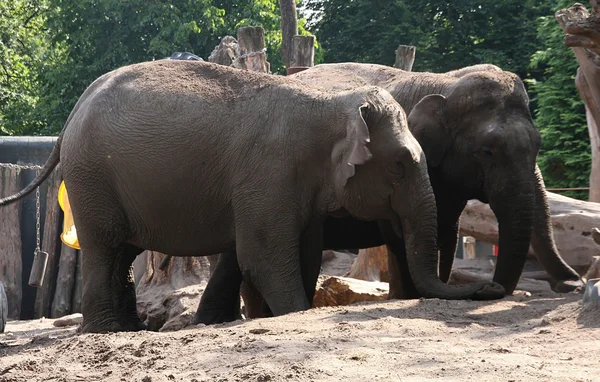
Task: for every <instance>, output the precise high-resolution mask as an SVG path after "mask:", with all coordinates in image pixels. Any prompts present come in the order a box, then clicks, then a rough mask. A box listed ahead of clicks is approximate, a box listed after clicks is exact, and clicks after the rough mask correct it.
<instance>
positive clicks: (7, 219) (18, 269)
mask: <svg viewBox="0 0 600 382" xmlns="http://www.w3.org/2000/svg"><path fill="white" fill-rule="evenodd" d="M0 172H1V174H2V175H1V177H2V179H3V182H2V186H1V189H0V192H1V196H2V197H5V196H9V195H12V194H15V193H17V192H18V191H19V190H20V189H21V178H20V171H19V170H16V169H8V168H1V169H0ZM21 206H22V202H20V201H19V202H15V203H12V204H9V205H8V206H4V207H2V208H0V232H2V233H3V236H2V240H1V241H0V280H1V281H2V283H4V291H5V294H6V300H7V302H8V307H7V317H8V318H12V319H19V318H20V314H21V299H22V297H23V286H22V281H21V279H22V276H21V274H22V272H23V260H22V251H23V250H22V247H21Z"/></svg>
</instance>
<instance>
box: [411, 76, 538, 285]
mask: <svg viewBox="0 0 600 382" xmlns="http://www.w3.org/2000/svg"><path fill="white" fill-rule="evenodd" d="M444 94H445V96H444V95H441V94H430V95H427V96H425V97H424V98H422V99H421V100H420V101H419V102H418V103H417V104H416V105H415V106H414V107H413V108H412V110H411V112H410V115H409V117H408V120H409V125H410V128H411V131H412V132H413V134H414V135H415V137H416V138H417V140H418V141H419V143H420V144H421V146H422V148H423V150H424V151H425V153H426V156H427V162H428V165H429V171H430V174H431V173H435V174H436V176H437V177H439V178H440V179H442V181H443V182H444V184H454V185H455V187H452V192H459V193H462V195H460V196H461V198H463V199H464V200H468V199H479V200H481V201H483V202H487V203H489V204H490V207H491V208H492V210H493V212H494V213H495V215H496V217H497V219H498V223H499V233H500V243H499V248H500V253H499V255H498V263H497V267H496V273H495V277H494V281H496V282H498V283H500V284H501V285H503V286H504V287H505V288H506V291H507V293H512V292H513V291H514V289H515V287H516V285H517V282H518V279H519V277H520V275H521V272H522V269H523V266H524V263H525V261H526V256H527V253H528V249H529V244H530V241H531V234H532V226H533V220H534V215H535V208H536V194H538V195H539V194H540V192H543V189H540V187H543V185H540V182H539V181H538V175H539V174H537V168H536V157H537V154H538V152H539V149H540V144H541V137H540V133H539V132H538V130H537V129H536V128H535V126H534V124H533V121H532V118H531V115H530V112H529V108H528V103H529V99H528V96H527V92H526V90H525V87H524V85H523V83H522V82H521V80H520V79H519V78H518V77H517V76H516V75H515V74H512V73H509V72H504V71H485V72H473V73H467V74H465V75H463V76H460V78H459V79H458V80H456V81H455V82H454V83H453V84H452V85H451V86H450V87H449V88H448V89H446V91H444ZM447 191H450V190H447Z"/></svg>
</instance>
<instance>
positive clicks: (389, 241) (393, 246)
mask: <svg viewBox="0 0 600 382" xmlns="http://www.w3.org/2000/svg"><path fill="white" fill-rule="evenodd" d="M379 227H380V230H381V234H382V236H383V238H384V240H385V243H386V246H387V250H388V273H389V285H390V286H389V288H390V291H389V294H388V299H390V300H392V299H413V298H419V297H421V295H420V294H419V292H418V291H417V288H416V287H415V283H414V282H413V279H412V277H411V275H410V272H409V269H408V261H407V258H406V248H405V243H404V239H403V238H401V237H399V236H398V235H397V234H396V232H395V230H394V228H393V226H392V223H391V222H389V221H380V222H379Z"/></svg>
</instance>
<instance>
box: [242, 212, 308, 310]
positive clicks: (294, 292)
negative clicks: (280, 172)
mask: <svg viewBox="0 0 600 382" xmlns="http://www.w3.org/2000/svg"><path fill="white" fill-rule="evenodd" d="M293 226H295V222H294V221H293V219H291V218H290V217H287V216H281V215H280V216H279V218H278V219H257V220H254V219H252V218H245V217H238V219H237V221H236V251H237V254H238V263H239V265H240V269H241V270H242V274H243V277H244V280H246V281H248V282H249V283H251V284H252V285H253V286H254V287H256V289H257V290H258V292H259V293H260V294H261V295H262V296H263V298H264V300H265V301H266V303H267V304H268V306H269V308H270V310H271V311H272V312H273V315H274V316H280V315H283V314H287V313H291V312H297V311H301V310H306V309H309V308H310V304H309V302H308V299H307V297H306V293H305V290H304V284H303V281H302V275H301V267H300V251H299V240H298V239H299V236H300V233H299V232H297V231H295V229H294V227H293Z"/></svg>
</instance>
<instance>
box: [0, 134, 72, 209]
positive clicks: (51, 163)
mask: <svg viewBox="0 0 600 382" xmlns="http://www.w3.org/2000/svg"><path fill="white" fill-rule="evenodd" d="M62 136H63V134H62V132H61V133H60V135H59V136H58V139H57V141H56V144H55V145H54V148H53V149H52V152H51V153H50V157H49V158H48V160H47V161H46V163H45V164H44V167H42V169H41V170H40V173H39V174H38V176H36V177H35V179H34V180H32V181H31V183H29V184H28V185H27V186H26V187H25V188H24V189H22V190H21V191H19V192H17V193H16V194H13V195H11V196H7V197H5V198H2V199H0V206H5V205H7V204H10V203H13V202H16V201H18V200H21V199H23V198H24V197H26V196H27V195H29V194H30V193H31V192H33V191H34V190H35V189H36V188H37V187H38V186H39V185H40V184H42V183H43V182H44V180H46V178H48V176H49V175H50V174H52V171H53V170H54V168H55V167H56V166H57V165H58V162H60V144H61V142H62Z"/></svg>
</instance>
